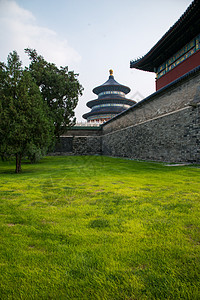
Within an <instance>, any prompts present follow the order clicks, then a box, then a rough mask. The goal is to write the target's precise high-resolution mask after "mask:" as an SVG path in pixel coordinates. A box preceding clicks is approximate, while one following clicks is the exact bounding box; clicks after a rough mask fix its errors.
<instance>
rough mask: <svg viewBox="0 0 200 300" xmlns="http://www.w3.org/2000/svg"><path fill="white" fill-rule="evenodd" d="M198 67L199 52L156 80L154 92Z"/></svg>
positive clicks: (199, 61)
mask: <svg viewBox="0 0 200 300" xmlns="http://www.w3.org/2000/svg"><path fill="white" fill-rule="evenodd" d="M199 65H200V51H197V52H196V53H195V54H193V55H192V56H190V57H188V58H187V59H186V60H184V61H183V62H182V63H180V64H179V65H178V66H176V67H175V68H174V69H172V70H171V71H169V72H167V73H166V74H165V75H164V76H162V77H160V78H159V79H157V80H156V91H157V90H159V89H161V88H163V87H164V86H166V85H167V84H169V83H171V82H172V81H174V80H176V79H178V78H179V77H181V76H182V75H184V74H186V73H187V72H189V71H191V70H192V69H194V68H196V67H198V66H199Z"/></svg>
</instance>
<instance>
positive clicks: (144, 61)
mask: <svg viewBox="0 0 200 300" xmlns="http://www.w3.org/2000/svg"><path fill="white" fill-rule="evenodd" d="M199 3H200V2H199V0H194V1H193V2H192V4H191V5H190V6H189V7H188V9H187V10H186V11H185V13H184V14H183V15H182V16H181V17H180V19H179V20H178V21H177V22H176V23H175V24H174V25H173V26H172V27H171V28H170V29H169V30H168V31H167V32H166V33H165V35H164V36H163V37H162V38H161V39H160V40H159V41H158V42H157V43H156V44H155V45H154V46H153V48H152V49H151V50H150V51H149V52H148V53H147V54H146V55H145V56H143V57H142V58H140V59H137V60H133V61H131V63H130V67H131V68H135V69H140V70H144V71H149V72H155V73H156V74H157V76H156V77H157V78H156V90H159V89H161V88H163V87H165V86H166V85H168V84H169V83H171V82H173V81H175V80H176V79H178V78H180V77H181V76H183V75H184V74H186V73H188V72H189V71H192V70H193V69H195V68H196V67H198V66H199V64H200V33H199V29H200V5H199Z"/></svg>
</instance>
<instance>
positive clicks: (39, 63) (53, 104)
mask: <svg viewBox="0 0 200 300" xmlns="http://www.w3.org/2000/svg"><path fill="white" fill-rule="evenodd" d="M25 52H26V53H27V54H28V56H29V58H30V60H31V64H30V66H29V70H30V72H31V74H32V76H33V78H34V79H35V81H36V83H37V85H38V86H39V88H40V91H41V94H42V97H43V100H44V102H46V103H47V105H48V106H49V108H50V111H51V116H52V118H53V120H54V128H55V131H54V132H55V136H56V137H59V136H60V135H61V134H62V133H63V132H64V131H66V129H68V128H70V127H71V126H73V125H74V124H75V121H76V119H75V117H74V109H75V108H76V106H77V104H78V97H79V95H82V91H83V88H82V86H81V85H80V83H79V81H78V79H77V76H78V75H77V74H75V73H74V72H73V71H68V67H60V68H57V67H56V65H55V64H53V63H49V62H47V61H46V60H45V59H44V58H43V57H42V56H40V55H38V54H37V52H36V50H33V49H25Z"/></svg>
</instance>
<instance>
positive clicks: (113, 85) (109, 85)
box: [93, 70, 131, 95]
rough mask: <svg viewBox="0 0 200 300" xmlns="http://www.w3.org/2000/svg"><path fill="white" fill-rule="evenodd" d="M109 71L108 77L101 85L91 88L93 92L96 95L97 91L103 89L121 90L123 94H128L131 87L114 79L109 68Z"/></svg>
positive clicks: (99, 91)
mask: <svg viewBox="0 0 200 300" xmlns="http://www.w3.org/2000/svg"><path fill="white" fill-rule="evenodd" d="M109 72H110V76H109V79H108V80H107V81H106V82H105V83H103V84H102V85H100V86H97V87H95V88H94V89H93V93H94V94H96V95H98V94H99V93H101V92H105V91H121V92H123V93H125V94H128V93H129V92H130V90H131V89H130V88H129V87H128V86H125V85H122V84H120V83H118V82H117V81H116V80H115V79H114V76H113V70H110V71H109Z"/></svg>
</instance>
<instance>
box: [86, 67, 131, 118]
mask: <svg viewBox="0 0 200 300" xmlns="http://www.w3.org/2000/svg"><path fill="white" fill-rule="evenodd" d="M109 72H110V76H109V79H108V80H107V81H106V82H105V83H104V84H102V85H100V86H97V87H95V88H94V89H93V93H94V94H96V95H98V98H97V99H95V100H91V101H89V102H88V103H87V106H88V107H89V108H91V111H90V112H88V113H86V114H84V115H83V118H84V119H86V120H87V122H106V121H108V120H110V119H111V118H113V117H114V116H116V115H117V114H119V113H121V112H122V111H124V110H126V109H128V108H129V107H131V106H132V105H134V104H135V103H136V102H135V101H134V100H131V99H126V98H125V95H126V94H128V93H129V92H130V88H129V87H127V86H125V85H122V84H120V83H118V82H117V81H115V79H114V76H113V70H110V71H109Z"/></svg>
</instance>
